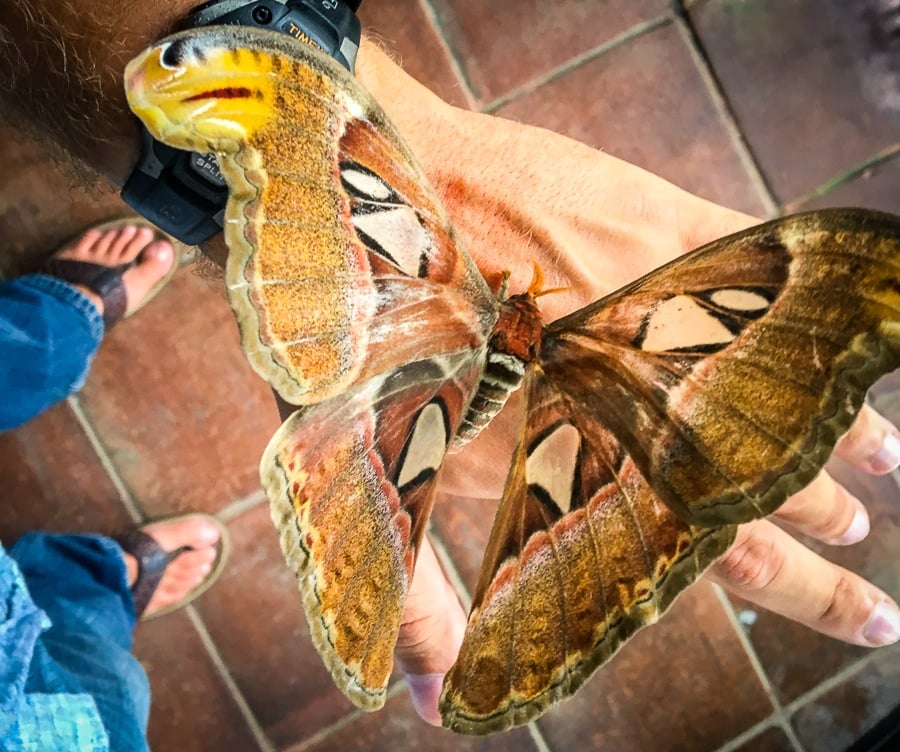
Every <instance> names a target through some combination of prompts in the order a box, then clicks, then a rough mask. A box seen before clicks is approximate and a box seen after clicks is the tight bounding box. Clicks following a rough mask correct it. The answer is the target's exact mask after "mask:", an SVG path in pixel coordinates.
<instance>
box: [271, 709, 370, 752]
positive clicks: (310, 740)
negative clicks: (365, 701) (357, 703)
mask: <svg viewBox="0 0 900 752" xmlns="http://www.w3.org/2000/svg"><path fill="white" fill-rule="evenodd" d="M365 715H366V712H365V711H364V710H360V709H359V708H355V709H353V710H351V711H350V712H349V713H347V714H346V715H342V716H341V717H340V718H338V719H337V720H336V721H334V723H331V724H329V725H328V726H326V727H325V728H322V729H319V730H318V731H316V733H314V734H312V735H311V736H308V737H306V738H305V739H302V740H301V741H299V742H296V743H295V744H291V745H290V746H288V747H285V748H284V749H283V750H282V752H305V751H306V750H307V749H310V748H311V747H314V746H315V745H317V744H319V742H323V741H325V740H326V739H328V737H330V736H331V735H332V734H336V733H337V732H338V731H342V730H343V729H345V728H347V727H348V726H351V725H352V724H354V723H356V721H358V720H359V719H360V718H362V717H363V716H365Z"/></svg>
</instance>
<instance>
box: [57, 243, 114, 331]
mask: <svg viewBox="0 0 900 752" xmlns="http://www.w3.org/2000/svg"><path fill="white" fill-rule="evenodd" d="M129 266H130V265H129V264H126V265H123V266H103V265H102V264H93V263H91V262H89V261H78V260H76V259H66V258H51V259H49V260H48V261H47V262H46V263H45V264H44V266H43V268H42V269H41V272H42V273H44V274H49V275H50V276H52V277H58V278H59V279H61V280H63V281H64V282H70V283H71V284H74V285H84V286H85V287H87V288H88V289H89V290H91V292H93V293H95V294H96V295H98V296H99V297H100V299H101V300H102V301H103V324H104V326H105V327H106V329H107V331H108V330H109V329H111V328H112V327H113V325H114V324H115V323H116V322H117V321H118V320H119V319H121V318H122V316H124V315H125V310H126V308H127V307H128V297H127V295H126V292H125V283H124V282H123V281H122V273H123V272H124V271H125V270H126V269H127V268H128V267H129Z"/></svg>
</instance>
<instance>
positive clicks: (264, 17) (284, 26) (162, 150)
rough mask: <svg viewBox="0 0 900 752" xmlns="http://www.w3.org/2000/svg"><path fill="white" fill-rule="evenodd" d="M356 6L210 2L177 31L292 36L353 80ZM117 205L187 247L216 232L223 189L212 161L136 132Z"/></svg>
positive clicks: (311, 1) (321, 0)
mask: <svg viewBox="0 0 900 752" xmlns="http://www.w3.org/2000/svg"><path fill="white" fill-rule="evenodd" d="M360 2H361V0H249V1H248V0H210V2H206V3H204V4H203V5H200V6H198V7H196V8H194V10H193V11H191V13H190V14H189V15H188V17H187V18H186V19H185V22H184V24H182V28H197V27H200V26H211V25H223V24H238V25H242V26H258V27H261V28H270V29H272V30H274V31H280V32H282V33H284V34H290V35H291V36H293V37H296V38H297V39H300V40H302V41H304V42H307V43H310V44H314V45H315V46H316V47H319V48H320V49H322V50H323V51H324V52H325V53H327V54H328V55H330V56H331V57H333V58H334V59H335V60H337V61H338V62H339V63H341V65H343V66H344V67H345V68H347V69H348V70H349V71H351V72H353V69H354V66H355V63H356V52H357V50H358V49H359V40H360V35H361V29H360V24H359V20H358V19H357V18H356V15H355V13H356V11H357V10H358V9H359V6H360ZM122 199H123V200H124V201H125V203H127V204H128V205H129V206H131V207H132V208H133V209H135V211H137V212H138V213H139V214H141V215H143V216H144V217H146V218H147V219H149V220H150V221H151V222H153V224H155V225H156V226H157V227H159V228H160V229H162V230H164V231H166V232H167V233H169V234H170V235H172V236H174V237H176V238H178V240H180V241H182V242H183V243H187V244H188V245H197V244H198V243H201V242H203V241H204V240H207V239H208V238H211V237H212V236H213V235H216V234H217V233H219V232H221V230H222V222H223V218H224V212H225V202H226V201H227V199H228V187H227V186H226V184H225V180H224V179H223V178H222V175H221V173H220V172H219V166H218V162H217V161H216V157H215V155H213V154H197V153H195V152H187V151H182V150H180V149H173V148H172V147H171V146H166V145H165V144H162V143H160V142H159V141H156V140H155V139H154V138H153V137H152V136H151V135H150V134H149V133H148V132H147V130H146V129H145V128H143V126H142V127H141V156H140V159H139V160H138V163H137V165H135V168H134V170H133V171H132V173H131V175H130V176H129V178H128V180H127V181H126V182H125V186H124V187H123V188H122Z"/></svg>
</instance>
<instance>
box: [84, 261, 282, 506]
mask: <svg viewBox="0 0 900 752" xmlns="http://www.w3.org/2000/svg"><path fill="white" fill-rule="evenodd" d="M222 285H223V283H222V282H221V280H219V281H210V280H206V279H202V278H201V277H199V276H198V275H197V273H196V272H195V271H194V270H193V268H185V269H182V270H181V271H180V272H179V273H178V274H176V276H175V278H174V279H173V280H172V282H171V283H170V285H169V286H168V287H167V288H166V289H165V290H163V291H162V292H161V293H160V295H159V297H158V298H157V299H156V300H154V301H152V302H151V303H150V304H149V305H148V306H147V307H146V308H144V309H143V310H141V311H140V312H139V313H138V315H136V316H135V317H134V318H132V319H129V320H127V321H124V322H122V323H120V324H119V326H117V327H116V329H114V330H113V331H112V332H111V333H110V335H109V336H108V337H107V338H106V340H105V342H104V343H103V345H102V347H101V348H100V353H99V355H98V357H97V359H96V361H95V363H94V367H93V370H92V371H91V374H90V376H89V377H88V382H87V385H86V386H85V389H84V391H83V393H82V400H83V403H84V405H85V409H86V411H87V412H88V413H89V415H90V417H91V419H92V421H93V422H94V424H95V426H96V428H97V432H98V434H99V436H100V437H101V440H102V441H103V443H104V445H105V446H106V447H107V448H108V450H109V453H110V455H111V457H112V459H113V462H114V463H115V465H116V467H117V468H118V470H119V472H120V473H121V474H122V477H123V478H124V480H125V483H126V484H127V485H128V487H129V489H130V490H131V492H132V493H133V494H134V496H135V498H136V499H137V501H138V503H139V504H140V505H141V507H142V508H143V510H144V511H145V512H146V513H147V514H148V515H150V516H158V515H162V514H168V513H171V512H175V511H180V510H185V509H197V510H203V511H213V512H214V511H216V510H219V509H221V508H222V507H224V506H225V505H227V504H228V503H230V502H231V501H233V500H234V499H237V498H241V497H244V496H247V495H249V494H250V493H252V492H254V491H255V490H256V489H257V488H258V487H259V477H258V465H259V458H260V456H261V455H262V451H263V448H264V447H265V445H266V442H267V441H268V439H269V438H270V436H271V435H272V433H273V432H274V431H275V429H276V428H277V427H278V424H279V420H278V415H277V410H276V408H275V402H274V399H273V396H272V393H271V392H270V391H269V389H268V387H267V386H266V384H265V383H264V382H263V381H262V380H261V379H260V378H259V377H257V376H256V375H255V374H254V373H253V372H252V371H251V370H250V366H249V365H248V364H247V362H246V359H245V358H244V355H243V353H242V352H241V349H240V347H239V345H238V334H237V326H236V324H235V321H234V316H233V315H232V313H231V309H230V308H229V306H228V304H227V302H226V301H225V298H224V293H223V291H222Z"/></svg>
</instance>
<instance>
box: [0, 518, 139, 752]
mask: <svg viewBox="0 0 900 752" xmlns="http://www.w3.org/2000/svg"><path fill="white" fill-rule="evenodd" d="M134 622H135V616H134V605H133V603H132V600H131V591H130V590H129V587H128V582H127V575H126V571H125V565H124V561H123V559H122V550H121V548H119V546H118V544H117V543H115V541H113V540H111V539H109V538H105V537H103V536H99V535H50V534H47V533H31V534H29V535H26V536H23V537H22V538H20V539H19V541H18V542H17V543H16V544H15V545H14V546H13V547H12V549H11V550H10V552H9V554H8V555H7V553H6V552H5V551H4V550H3V548H2V546H0V683H2V687H0V714H2V715H0V749H2V750H4V752H7V751H8V752H20V750H21V751H22V752H25V751H26V750H27V751H29V752H31V751H32V750H34V752H38V751H41V752H43V750H54V751H57V750H58V751H59V752H68V751H69V750H71V751H72V752H75V751H77V752H101V751H105V750H111V751H112V752H142V751H146V750H147V749H148V748H147V742H146V730H147V719H148V715H149V712H150V686H149V683H148V681H147V675H146V673H145V672H144V670H143V668H142V667H141V665H140V663H138V661H137V659H136V658H135V657H134V656H133V655H132V654H131V647H132V629H133V627H134Z"/></svg>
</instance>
